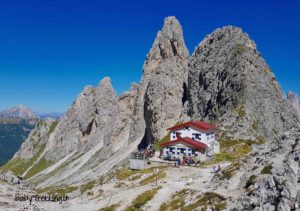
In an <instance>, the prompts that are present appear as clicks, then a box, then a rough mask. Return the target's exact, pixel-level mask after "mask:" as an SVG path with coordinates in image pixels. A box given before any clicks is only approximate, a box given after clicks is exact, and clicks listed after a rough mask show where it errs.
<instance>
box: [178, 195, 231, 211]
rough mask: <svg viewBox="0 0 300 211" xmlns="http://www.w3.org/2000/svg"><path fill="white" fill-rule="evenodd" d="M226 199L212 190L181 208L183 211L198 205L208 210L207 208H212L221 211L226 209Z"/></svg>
mask: <svg viewBox="0 0 300 211" xmlns="http://www.w3.org/2000/svg"><path fill="white" fill-rule="evenodd" d="M226 205H227V203H226V199H225V198H224V197H223V196H222V195H220V194H218V193H214V192H207V193H204V194H203V196H202V197H201V198H200V199H198V200H197V201H196V202H195V203H193V204H190V205H188V206H186V207H184V208H183V210H184V211H189V210H194V209H196V208H198V207H201V208H202V210H208V208H209V207H210V208H213V209H212V210H216V211H219V210H220V211H221V210H224V209H226Z"/></svg>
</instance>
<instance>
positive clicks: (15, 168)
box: [0, 145, 45, 175]
mask: <svg viewBox="0 0 300 211" xmlns="http://www.w3.org/2000/svg"><path fill="white" fill-rule="evenodd" d="M44 148H45V145H43V146H41V148H40V149H39V151H38V152H37V153H36V154H35V155H34V156H33V157H32V158H30V159H28V160H24V159H21V158H20V157H16V158H15V159H13V160H10V161H9V162H8V163H7V164H5V165H4V166H3V167H1V169H0V170H1V171H6V170H11V171H12V172H13V173H14V174H15V175H22V174H23V173H24V172H25V171H26V170H27V169H28V168H29V167H30V166H32V165H33V164H34V162H35V161H36V160H37V159H38V158H39V157H40V155H41V154H42V152H43V151H44Z"/></svg>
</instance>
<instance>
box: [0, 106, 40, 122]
mask: <svg viewBox="0 0 300 211" xmlns="http://www.w3.org/2000/svg"><path fill="white" fill-rule="evenodd" d="M0 117H2V118H20V119H36V118H38V117H37V115H36V114H35V113H34V112H33V111H32V110H31V109H30V108H27V107H25V106H23V105H16V106H14V107H12V108H9V109H7V110H4V111H1V112H0Z"/></svg>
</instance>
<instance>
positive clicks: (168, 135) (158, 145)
mask: <svg viewBox="0 0 300 211" xmlns="http://www.w3.org/2000/svg"><path fill="white" fill-rule="evenodd" d="M169 140H170V133H168V134H167V135H166V136H165V137H163V138H162V139H160V140H159V141H158V142H156V143H155V144H154V146H153V148H154V149H155V150H156V151H158V150H160V149H161V147H160V144H163V143H166V142H168V141H169Z"/></svg>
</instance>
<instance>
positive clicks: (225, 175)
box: [216, 162, 240, 179]
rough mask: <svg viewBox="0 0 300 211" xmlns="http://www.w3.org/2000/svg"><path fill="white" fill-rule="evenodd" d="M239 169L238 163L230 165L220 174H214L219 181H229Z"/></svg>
mask: <svg viewBox="0 0 300 211" xmlns="http://www.w3.org/2000/svg"><path fill="white" fill-rule="evenodd" d="M239 169H240V164H239V163H238V162H236V163H233V164H231V165H230V166H228V167H227V168H225V169H224V170H223V172H222V174H220V173H218V174H216V175H217V177H219V178H220V179H230V178H231V177H232V176H233V175H234V173H235V172H236V171H237V170H239Z"/></svg>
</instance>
